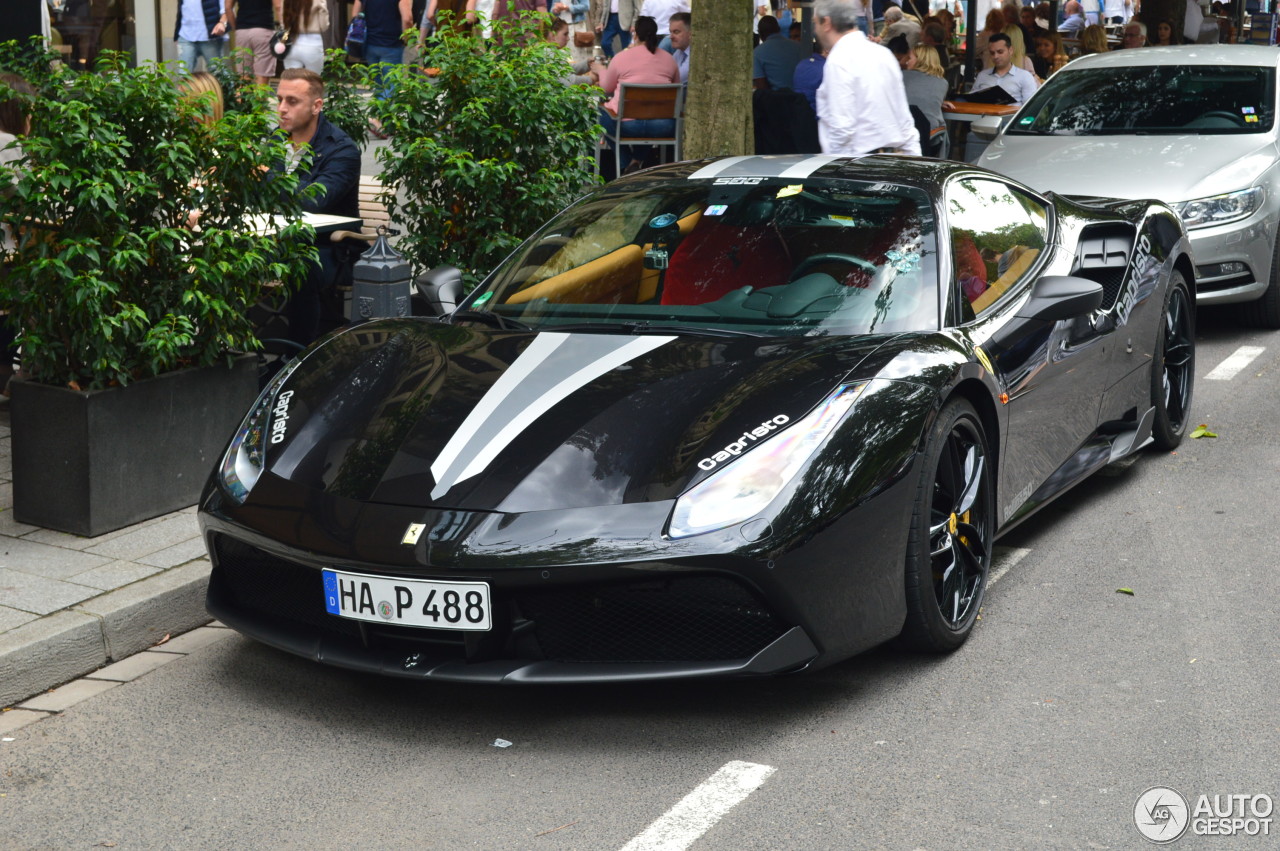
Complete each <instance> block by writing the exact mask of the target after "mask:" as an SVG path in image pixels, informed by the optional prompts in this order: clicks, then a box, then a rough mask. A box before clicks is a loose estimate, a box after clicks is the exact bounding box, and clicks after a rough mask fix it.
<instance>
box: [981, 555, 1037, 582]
mask: <svg viewBox="0 0 1280 851" xmlns="http://www.w3.org/2000/svg"><path fill="white" fill-rule="evenodd" d="M1030 554H1031V550H1028V549H1024V548H1023V547H995V548H994V549H993V550H992V551H991V570H990V571H989V572H988V573H987V587H988V588H990V587H991V586H992V585H995V584H996V582H998V581H999V580H1000V577H1002V576H1004V575H1005V574H1006V573H1008V572H1009V568H1011V567H1013V566H1014V565H1015V564H1017V563H1018V562H1020V561H1022V560H1023V559H1024V558H1026V557H1027V556H1028V555H1030Z"/></svg>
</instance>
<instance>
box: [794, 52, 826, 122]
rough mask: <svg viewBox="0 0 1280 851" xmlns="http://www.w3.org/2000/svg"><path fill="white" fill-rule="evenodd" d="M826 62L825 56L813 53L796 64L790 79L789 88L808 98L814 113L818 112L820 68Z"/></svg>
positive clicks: (820, 81)
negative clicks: (794, 71)
mask: <svg viewBox="0 0 1280 851" xmlns="http://www.w3.org/2000/svg"><path fill="white" fill-rule="evenodd" d="M826 64H827V57H825V56H823V55H822V54H821V53H815V54H813V55H811V56H810V57H809V58H808V59H806V60H804V61H803V62H801V63H800V64H799V65H797V66H796V73H795V77H793V78H792V81H791V88H793V89H795V90H796V91H797V92H799V93H800V94H802V95H804V96H805V97H806V98H807V99H808V101H809V106H811V107H813V112H814V114H815V115H817V113H818V86H821V85H822V68H823V66H824V65H826Z"/></svg>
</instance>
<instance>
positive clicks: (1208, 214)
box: [1178, 186, 1263, 229]
mask: <svg viewBox="0 0 1280 851" xmlns="http://www.w3.org/2000/svg"><path fill="white" fill-rule="evenodd" d="M1262 197H1263V193H1262V187H1261V186H1254V187H1253V188H1251V189H1241V190H1240V191H1239V192H1228V193H1226V194H1225V195H1211V196H1209V197H1208V198H1197V199H1196V200H1194V201H1183V202H1182V203H1181V204H1179V205H1178V215H1180V216H1182V223H1183V224H1184V225H1186V226H1187V228H1188V229H1191V228H1205V227H1210V226H1212V225H1225V224H1226V223H1228V222H1235V221H1239V220H1240V219H1245V218H1248V217H1249V216H1251V215H1253V214H1254V213H1255V212H1256V211H1257V210H1259V209H1260V208H1261V207H1262Z"/></svg>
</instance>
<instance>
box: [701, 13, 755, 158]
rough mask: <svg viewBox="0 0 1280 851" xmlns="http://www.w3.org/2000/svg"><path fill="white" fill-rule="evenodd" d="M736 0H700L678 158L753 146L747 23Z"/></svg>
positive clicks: (748, 19)
mask: <svg viewBox="0 0 1280 851" xmlns="http://www.w3.org/2000/svg"><path fill="white" fill-rule="evenodd" d="M753 17H754V16H753V13H752V10H751V8H750V7H749V6H748V4H746V3H744V2H743V1H742V0H700V1H699V3H698V11H697V14H695V15H694V17H693V26H692V28H691V29H692V30H693V40H692V42H691V46H690V51H689V94H688V98H687V101H686V103H685V110H684V114H685V123H684V158H685V159H688V160H696V159H702V158H703V157H719V156H735V155H742V154H751V153H754V152H755V135H754V131H753V129H752V123H751V49H752V45H751V24H752V20H753Z"/></svg>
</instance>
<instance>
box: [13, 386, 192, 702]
mask: <svg viewBox="0 0 1280 851" xmlns="http://www.w3.org/2000/svg"><path fill="white" fill-rule="evenodd" d="M11 470H12V453H11V443H10V438H9V406H8V403H7V402H0V707H6V706H9V705H11V704H14V703H17V702H18V701H21V700H23V699H25V698H27V697H30V696H31V695H34V694H38V693H39V692H42V691H44V690H46V689H49V688H52V687H54V686H57V685H60V684H62V683H64V682H67V681H68V680H72V679H75V678H76V677H79V676H80V675H82V674H86V673H88V672H90V671H93V670H96V669H97V668H100V667H102V666H103V665H106V664H108V663H110V662H116V661H119V660H121V659H124V658H125V657H127V656H131V655H133V654H134V653H138V652H139V651H142V650H145V649H147V648H148V647H151V646H152V645H154V644H156V643H157V642H159V641H160V640H161V639H163V638H164V637H165V635H166V634H170V635H177V634H178V633H181V632H186V631H187V630H190V629H194V628H195V627H197V626H200V625H201V624H204V623H207V622H208V621H209V620H210V618H209V615H208V614H207V613H206V612H205V610H204V590H205V584H206V582H207V581H208V576H209V561H208V559H207V558H206V554H205V550H204V543H203V541H202V540H201V539H200V530H199V527H198V526H197V524H196V516H195V507H194V506H192V507H191V508H187V509H184V510H182V511H178V512H175V513H173V514H168V515H165V516H163V517H157V518H155V519H153V520H148V521H146V522H143V523H139V524H137V525H135V526H130V527H128V528H125V529H121V530H119V531H116V532H112V533H110V534H107V535H102V536H101V537H98V538H80V537H77V536H75V535H68V534H65V533H62V532H55V531H52V530H50V529H41V528H38V527H35V526H27V525H24V524H21V523H18V522H17V521H16V520H14V519H13V484H12V474H11Z"/></svg>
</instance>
